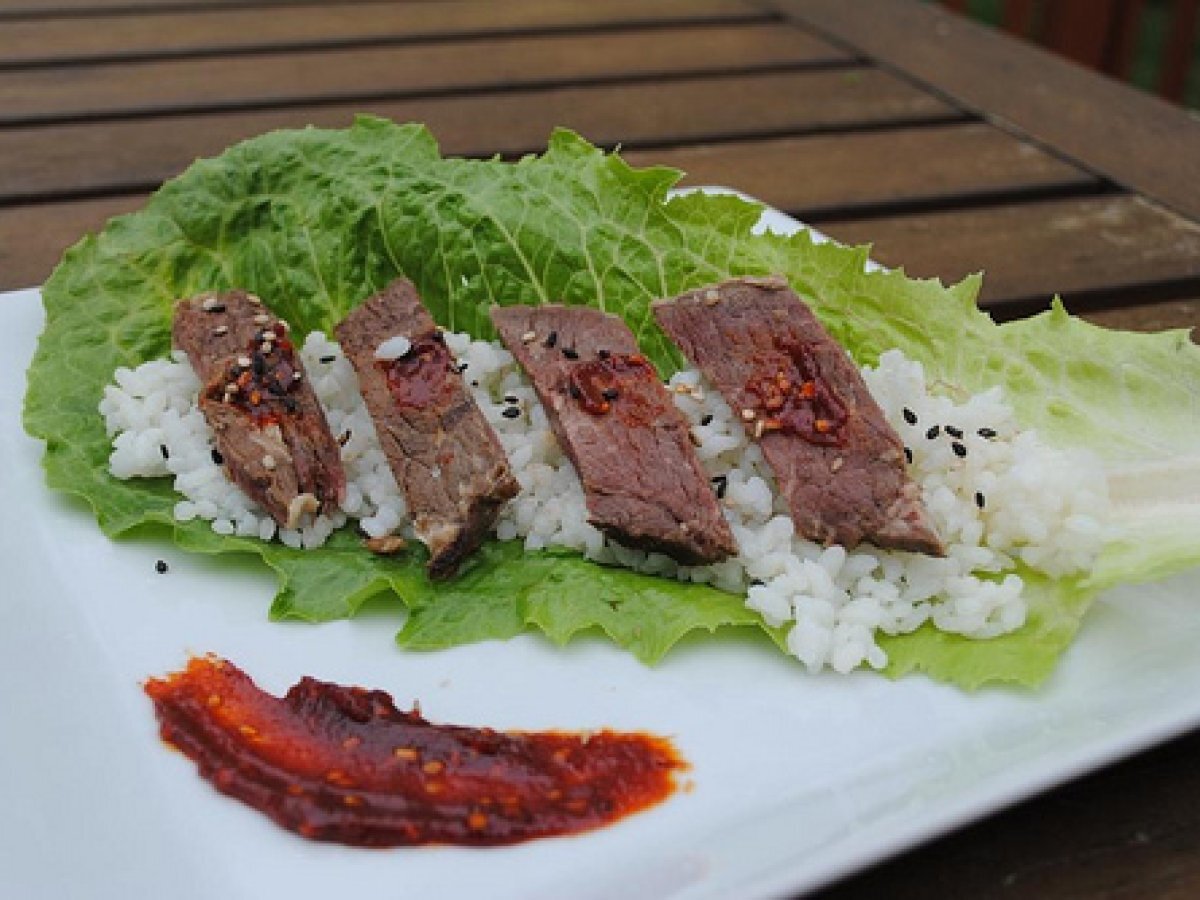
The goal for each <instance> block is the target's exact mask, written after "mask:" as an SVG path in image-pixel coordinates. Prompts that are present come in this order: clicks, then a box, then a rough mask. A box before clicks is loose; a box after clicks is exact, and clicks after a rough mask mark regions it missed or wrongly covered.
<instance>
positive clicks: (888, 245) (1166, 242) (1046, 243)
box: [821, 194, 1200, 318]
mask: <svg viewBox="0 0 1200 900" xmlns="http://www.w3.org/2000/svg"><path fill="white" fill-rule="evenodd" d="M821 230H823V231H825V232H826V233H828V234H829V235H831V236H832V237H834V238H835V239H837V240H839V241H843V242H845V243H850V244H862V243H871V244H874V250H873V252H872V255H873V256H874V258H875V259H877V260H878V261H879V262H881V263H883V264H884V265H886V266H896V267H900V266H902V267H904V269H905V271H907V272H908V274H910V275H913V276H918V277H938V278H941V279H942V280H943V281H947V282H953V281H958V280H959V279H961V278H963V277H964V276H966V275H968V274H970V273H972V272H976V271H983V272H984V280H983V292H982V294H981V295H980V302H981V305H983V306H985V307H989V308H992V309H993V310H994V311H995V313H996V314H997V315H998V316H1001V317H1006V318H1007V317H1011V316H1016V315H1024V314H1026V313H1029V312H1032V311H1035V310H1037V309H1042V308H1045V307H1046V306H1048V305H1049V302H1050V298H1051V297H1052V296H1053V295H1054V294H1056V293H1058V294H1062V295H1063V299H1064V301H1065V302H1066V303H1067V306H1068V308H1070V309H1072V310H1082V309H1087V308H1090V307H1097V306H1104V305H1111V304H1113V303H1118V304H1120V305H1126V304H1133V303H1135V302H1139V301H1149V300H1164V299H1174V298H1180V297H1185V298H1186V297H1193V296H1196V295H1197V294H1198V293H1200V226H1198V225H1196V224H1195V223H1192V222H1190V221H1188V220H1187V219H1184V218H1183V217H1181V216H1178V215H1176V214H1175V213H1172V212H1170V211H1169V210H1166V209H1164V208H1162V207H1161V206H1158V205H1156V204H1154V203H1151V202H1149V201H1147V200H1144V199H1142V198H1140V197H1136V196H1131V195H1128V194H1121V195H1113V196H1100V197H1080V198H1071V199H1065V200H1053V201H1047V202H1039V203H1024V204H1019V205H1013V206H998V207H989V208H984V209H968V210H955V211H951V212H940V213H931V214H927V215H923V216H896V217H892V218H876V219H870V220H867V221H862V222H854V221H837V222H825V223H823V224H822V225H821Z"/></svg>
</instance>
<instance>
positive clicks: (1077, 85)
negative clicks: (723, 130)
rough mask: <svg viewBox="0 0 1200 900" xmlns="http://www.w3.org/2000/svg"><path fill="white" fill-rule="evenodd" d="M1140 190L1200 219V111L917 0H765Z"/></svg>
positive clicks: (951, 96) (1131, 187) (962, 104)
mask: <svg viewBox="0 0 1200 900" xmlns="http://www.w3.org/2000/svg"><path fill="white" fill-rule="evenodd" d="M762 2H764V3H766V4H767V5H769V6H770V7H772V8H775V9H778V10H780V11H781V12H783V13H784V14H786V15H787V16H789V17H790V18H792V19H793V20H795V21H797V22H800V23H804V24H806V25H807V26H808V27H811V28H813V29H814V30H815V31H817V33H819V34H823V35H825V36H829V37H832V38H834V39H836V40H840V41H842V42H844V43H845V44H847V45H849V46H851V47H853V48H855V49H856V50H857V51H859V52H863V53H865V54H866V55H867V56H869V57H872V58H873V59H876V60H878V61H880V62H882V63H883V64H885V65H888V66H891V67H894V68H896V69H898V70H900V71H901V72H904V73H905V74H907V75H909V76H911V77H913V78H915V79H918V80H919V81H921V82H923V83H925V84H928V85H930V86H931V87H933V88H936V89H937V90H939V91H940V92H942V93H943V94H944V95H946V96H948V97H949V98H951V99H952V100H953V101H954V102H956V103H958V104H960V105H961V106H963V107H964V108H967V109H971V110H975V111H978V112H981V113H983V114H985V115H986V116H988V117H989V119H990V120H992V121H999V122H1003V123H1006V125H1007V127H1009V128H1012V129H1014V130H1016V131H1018V132H1019V133H1023V134H1027V135H1030V136H1032V137H1033V138H1034V139H1036V140H1038V141H1041V142H1042V143H1045V144H1047V145H1049V146H1050V147H1053V148H1055V149H1056V150H1058V151H1060V152H1062V153H1064V154H1065V155H1067V156H1069V157H1072V158H1073V159H1075V160H1078V161H1079V162H1080V163H1082V164H1083V165H1085V166H1086V167H1087V168H1089V169H1091V170H1093V171H1096V172H1099V173H1101V174H1103V175H1105V176H1107V177H1108V178H1110V179H1111V180H1113V181H1115V182H1116V183H1118V184H1121V185H1124V186H1126V187H1127V188H1129V189H1131V190H1133V191H1134V192H1136V193H1140V194H1144V195H1147V196H1149V197H1151V198H1153V199H1155V200H1158V201H1159V202H1161V203H1163V204H1164V205H1166V206H1168V207H1170V208H1172V209H1174V210H1176V211H1178V212H1180V213H1182V214H1184V215H1186V216H1188V217H1190V218H1192V219H1200V120H1196V119H1193V118H1191V117H1189V116H1188V115H1187V114H1185V113H1184V112H1183V111H1182V110H1180V109H1178V108H1176V107H1173V106H1171V105H1170V104H1168V103H1165V102H1164V101H1162V100H1159V99H1157V98H1156V97H1153V96H1151V95H1149V94H1145V93H1143V92H1141V91H1137V90H1135V89H1134V88H1131V87H1127V86H1125V85H1123V84H1120V83H1118V82H1116V81H1112V80H1109V79H1104V78H1097V77H1096V76H1095V74H1094V73H1092V72H1089V71H1087V70H1085V69H1082V68H1079V67H1078V66H1076V65H1074V64H1073V63H1071V62H1069V61H1067V60H1064V59H1062V58H1060V57H1057V56H1054V55H1053V54H1050V53H1047V52H1045V51H1043V50H1040V49H1038V48H1036V47H1033V46H1030V45H1028V44H1025V43H1021V42H1016V41H1012V40H1010V39H1009V38H1007V37H1005V36H1004V35H1003V34H999V33H996V32H993V31H992V30H991V29H988V28H986V27H985V26H982V25H978V24H976V23H974V22H971V21H970V20H968V19H966V18H964V17H962V16H956V15H954V14H952V13H947V12H944V11H943V10H941V9H940V8H938V7H936V6H933V5H926V4H920V3H913V2H911V0H855V2H854V3H845V2H843V0H762Z"/></svg>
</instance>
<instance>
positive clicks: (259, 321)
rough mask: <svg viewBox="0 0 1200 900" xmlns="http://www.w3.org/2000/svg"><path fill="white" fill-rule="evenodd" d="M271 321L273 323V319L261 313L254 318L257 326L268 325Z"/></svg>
mask: <svg viewBox="0 0 1200 900" xmlns="http://www.w3.org/2000/svg"><path fill="white" fill-rule="evenodd" d="M270 321H271V317H270V316H268V315H267V314H266V313H259V314H258V315H257V316H255V317H254V324H255V325H266V324H267V323H268V322H270Z"/></svg>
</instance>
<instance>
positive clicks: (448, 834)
mask: <svg viewBox="0 0 1200 900" xmlns="http://www.w3.org/2000/svg"><path fill="white" fill-rule="evenodd" d="M145 689H146V693H147V694H149V696H150V698H151V699H152V700H153V701H154V708H155V713H156V714H157V716H158V720H159V724H160V732H161V734H162V738H163V740H164V741H166V742H167V743H168V744H171V745H173V746H174V747H176V748H178V749H179V750H181V751H183V753H184V754H185V755H186V756H188V757H189V758H190V759H192V760H194V761H195V762H196V764H197V766H198V767H199V769H200V774H201V775H202V776H204V777H205V778H207V779H209V780H210V781H212V783H213V784H214V785H215V786H216V787H217V789H218V790H220V791H222V792H223V793H225V794H228V795H230V796H232V797H236V798H237V799H239V800H241V801H242V802H243V803H246V804H248V805H250V806H252V807H254V808H255V809H257V810H259V811H260V812H263V813H265V814H266V815H268V816H270V817H271V818H272V819H274V820H275V821H276V822H277V823H279V824H280V825H282V826H283V827H285V828H288V829H290V830H292V831H295V832H297V833H299V834H301V835H303V836H304V837H307V838H312V839H313V840H320V841H334V842H338V843H342V844H350V845H353V846H358V847H392V846H401V845H415V844H438V843H440V844H464V845H471V846H488V845H496V844H513V843H517V842H520V841H527V840H531V839H533V838H539V837H548V836H552V835H562V834H572V833H575V832H580V831H587V830H590V829H593V828H598V827H600V826H601V825H607V824H609V823H611V822H614V821H616V820H617V819H620V818H621V817H622V816H625V815H628V814H630V813H634V812H637V811H639V810H642V809H645V808H647V807H649V806H652V805H654V804H656V803H659V802H660V801H662V800H664V799H666V798H667V797H668V796H669V795H670V794H671V793H672V791H673V790H674V789H675V787H676V783H675V773H676V772H679V771H681V770H684V769H687V768H688V765H687V763H686V762H684V760H683V759H682V758H681V757H680V756H679V754H678V753H677V751H676V750H675V748H674V747H673V746H672V744H671V742H670V741H668V740H666V739H665V738H660V737H654V736H652V735H647V734H622V733H618V732H613V731H600V732H596V733H594V734H591V735H590V736H587V735H580V734H570V733H566V732H557V731H550V732H508V733H502V732H497V731H492V730H491V729H489V728H465V727H458V726H452V725H435V724H433V723H431V722H428V721H426V720H425V719H424V718H422V717H421V715H420V714H419V712H418V711H417V710H416V709H414V710H413V711H412V712H401V711H400V710H398V709H397V708H396V706H395V705H394V704H393V702H392V698H391V696H390V695H388V694H386V693H384V692H383V691H371V690H366V689H365V688H359V687H342V686H340V685H336V684H328V683H326V682H321V681H316V680H314V679H312V678H307V677H306V678H303V679H302V680H301V681H300V682H299V683H298V684H296V685H295V686H293V687H292V688H291V689H290V690H289V691H288V692H287V694H286V696H284V697H283V698H282V699H280V698H278V697H274V696H272V695H270V694H267V693H265V692H263V691H262V690H260V689H259V688H258V687H257V686H256V685H255V684H254V682H253V681H251V680H250V678H249V676H247V675H246V674H245V673H244V672H242V671H241V670H239V669H238V668H237V667H236V666H234V665H233V664H232V663H229V662H226V661H225V660H222V659H219V658H217V657H214V656H211V655H210V656H206V657H202V658H193V659H192V660H190V661H189V662H188V666H187V668H186V669H185V670H184V671H182V672H177V673H174V674H171V675H168V676H166V677H164V678H151V679H149V680H148V681H147V682H146V685H145Z"/></svg>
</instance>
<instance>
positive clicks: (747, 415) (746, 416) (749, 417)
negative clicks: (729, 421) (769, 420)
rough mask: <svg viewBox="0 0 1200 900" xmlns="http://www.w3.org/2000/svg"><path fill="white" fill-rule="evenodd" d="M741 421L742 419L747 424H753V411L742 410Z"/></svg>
mask: <svg viewBox="0 0 1200 900" xmlns="http://www.w3.org/2000/svg"><path fill="white" fill-rule="evenodd" d="M742 419H744V420H745V421H747V422H753V421H754V410H752V409H743V410H742Z"/></svg>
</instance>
